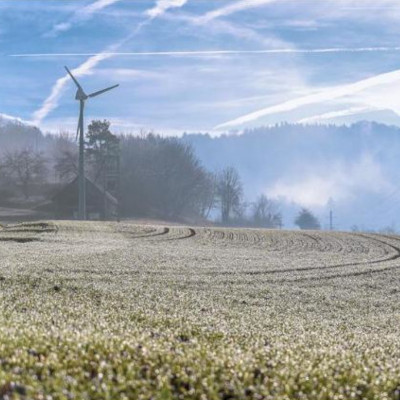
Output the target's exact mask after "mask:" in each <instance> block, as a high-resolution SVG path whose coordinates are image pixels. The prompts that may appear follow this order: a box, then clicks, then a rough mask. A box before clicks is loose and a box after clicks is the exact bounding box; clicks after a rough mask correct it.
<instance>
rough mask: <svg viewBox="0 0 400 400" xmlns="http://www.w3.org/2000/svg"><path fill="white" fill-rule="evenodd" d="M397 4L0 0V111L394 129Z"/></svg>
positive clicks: (46, 124) (193, 126) (61, 124)
mask: <svg viewBox="0 0 400 400" xmlns="http://www.w3.org/2000/svg"><path fill="white" fill-rule="evenodd" d="M399 20H400V3H399V2H398V0H380V1H379V2H377V1H375V0H374V1H370V0H323V1H322V0H79V1H77V0H0V48H1V50H0V58H1V61H0V87H1V91H2V95H1V96H0V113H3V114H6V115H8V116H13V117H17V118H20V119H22V120H24V121H29V122H31V123H33V124H35V125H36V126H39V127H40V128H41V129H43V130H44V131H52V132H58V131H64V130H74V129H75V125H76V117H77V104H76V102H75V100H74V96H75V87H74V84H73V82H72V81H71V80H70V79H69V78H68V77H67V76H66V73H65V70H64V65H67V66H68V67H69V68H71V69H73V70H74V72H75V74H76V75H77V76H78V77H79V80H80V82H81V84H82V86H83V87H84V89H85V90H86V91H87V92H93V91H96V90H99V89H102V88H103V87H106V86H110V85H113V84H117V83H119V84H120V87H119V88H118V89H115V90H114V91H111V92H109V93H106V94H104V95H102V96H99V97H97V98H95V99H91V101H90V103H89V104H88V107H87V119H92V118H107V119H109V120H110V121H111V122H112V125H113V127H114V129H116V130H118V131H122V132H126V133H136V132H139V131H143V130H144V131H155V132H157V133H160V134H165V135H168V134H179V133H182V132H211V133H216V134H217V133H221V132H226V131H231V130H240V129H243V128H245V127H252V126H260V125H266V124H275V123H279V122H282V121H289V122H301V123H315V122H318V123H332V122H333V123H343V122H352V121H357V120H363V119H374V120H378V121H379V122H386V123H393V124H399V125H400V118H399V117H398V116H399V115H400V96H399V95H398V93H400V47H399V46H400V43H399V42H398V35H399V33H400V24H399Z"/></svg>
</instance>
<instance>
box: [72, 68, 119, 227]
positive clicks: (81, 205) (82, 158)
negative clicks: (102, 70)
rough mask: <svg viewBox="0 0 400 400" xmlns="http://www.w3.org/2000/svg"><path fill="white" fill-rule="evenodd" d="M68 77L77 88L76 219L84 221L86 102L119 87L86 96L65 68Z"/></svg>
mask: <svg viewBox="0 0 400 400" xmlns="http://www.w3.org/2000/svg"><path fill="white" fill-rule="evenodd" d="M65 69H66V71H67V72H68V74H69V76H70V77H71V78H72V80H73V81H74V83H75V85H76V87H77V88H78V90H77V92H76V96H75V100H77V101H79V120H78V129H77V131H76V139H78V136H79V169H78V182H79V203H78V219H80V220H86V179H85V135H84V112H85V102H86V100H88V99H90V98H92V97H96V96H99V95H101V94H103V93H105V92H108V91H109V90H112V89H115V88H116V87H118V86H119V85H114V86H111V87H108V88H106V89H102V90H99V91H97V92H94V93H91V94H86V93H85V91H84V90H83V89H82V86H81V85H80V84H79V82H78V80H77V79H76V78H75V77H74V75H73V74H72V72H71V71H70V70H69V69H68V68H67V67H65Z"/></svg>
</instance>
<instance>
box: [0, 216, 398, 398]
mask: <svg viewBox="0 0 400 400" xmlns="http://www.w3.org/2000/svg"><path fill="white" fill-rule="evenodd" d="M397 246H400V238H397V237H381V236H375V235H369V236H363V235H355V234H354V235H353V234H346V233H317V232H311V233H308V234H304V233H294V232H273V231H261V230H260V231H259V230H224V229H205V228H204V229H202V228H199V229H196V235H194V236H193V232H192V231H190V230H189V229H188V228H180V227H169V229H165V227H162V226H154V227H151V226H137V225H133V224H129V223H124V224H114V223H74V222H57V223H51V222H50V223H45V224H23V225H15V226H9V227H5V228H3V229H1V228H0V256H1V263H0V307H1V312H0V399H3V400H6V399H20V398H21V399H46V400H47V399H153V400H161V399H165V400H168V399H198V400H208V399H210V400H213V399H215V400H216V399H224V400H233V399H279V400H286V399H287V400H289V399H290V400H292V399H312V400H314V399H316V400H318V399H324V400H328V399H329V400H331V399H343V400H348V399H368V400H369V399H376V400H384V399H400V362H399V360H400V346H399V345H400V339H399V335H398V327H399V324H400V314H399V313H398V309H399V306H400V289H399V288H398V282H399V278H400V264H399V262H400V261H399V260H398V257H399V256H400V250H398V248H397Z"/></svg>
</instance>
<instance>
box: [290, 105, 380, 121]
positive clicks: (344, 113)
mask: <svg viewBox="0 0 400 400" xmlns="http://www.w3.org/2000/svg"><path fill="white" fill-rule="evenodd" d="M380 110H382V109H379V108H376V107H365V106H364V107H351V108H347V109H345V110H340V111H332V112H328V113H325V114H320V115H314V116H312V117H308V118H303V119H301V120H299V121H298V123H299V124H311V123H315V122H318V121H324V120H330V119H333V118H340V117H349V116H352V115H357V114H366V113H368V112H371V111H380Z"/></svg>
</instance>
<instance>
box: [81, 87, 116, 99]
mask: <svg viewBox="0 0 400 400" xmlns="http://www.w3.org/2000/svg"><path fill="white" fill-rule="evenodd" d="M118 86H119V85H114V86H111V87H109V88H107V89H103V90H99V91H98V92H94V93H92V94H89V95H88V97H96V96H99V95H100V94H103V93H105V92H108V91H109V90H112V89H115V88H116V87H118Z"/></svg>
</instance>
